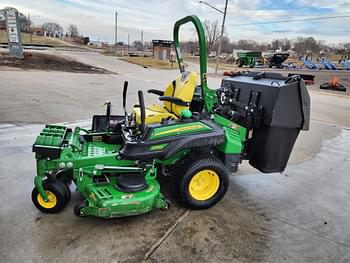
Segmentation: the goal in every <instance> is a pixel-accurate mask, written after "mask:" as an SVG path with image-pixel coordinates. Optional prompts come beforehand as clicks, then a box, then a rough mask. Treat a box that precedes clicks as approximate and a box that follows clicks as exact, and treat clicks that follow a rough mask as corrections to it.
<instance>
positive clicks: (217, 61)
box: [199, 0, 228, 74]
mask: <svg viewBox="0 0 350 263" xmlns="http://www.w3.org/2000/svg"><path fill="white" fill-rule="evenodd" d="M199 3H200V4H205V5H207V6H209V7H211V8H213V9H214V10H216V11H218V12H219V13H221V14H223V19H222V24H221V34H220V40H219V47H218V52H217V54H216V66H215V74H217V73H218V67H219V62H220V53H221V45H222V39H223V36H224V29H225V19H226V12H227V4H228V0H226V1H225V10H224V12H223V11H221V10H220V9H218V8H216V7H215V6H212V5H211V4H209V3H207V2H205V1H199Z"/></svg>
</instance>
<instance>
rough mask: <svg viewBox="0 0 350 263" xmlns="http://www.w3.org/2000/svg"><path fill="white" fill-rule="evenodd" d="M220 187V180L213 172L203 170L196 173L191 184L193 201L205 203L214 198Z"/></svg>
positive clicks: (190, 190)
mask: <svg viewBox="0 0 350 263" xmlns="http://www.w3.org/2000/svg"><path fill="white" fill-rule="evenodd" d="M219 186H220V178H219V176H218V174H217V173H216V172H214V171H213V170H202V171H200V172H198V173H196V174H195V175H194V176H193V177H192V179H191V181H190V184H189V192H190V195H191V196H192V198H193V199H196V200H199V201H204V200H208V199H210V198H211V197H213V196H214V195H215V194H216V192H217V191H218V189H219Z"/></svg>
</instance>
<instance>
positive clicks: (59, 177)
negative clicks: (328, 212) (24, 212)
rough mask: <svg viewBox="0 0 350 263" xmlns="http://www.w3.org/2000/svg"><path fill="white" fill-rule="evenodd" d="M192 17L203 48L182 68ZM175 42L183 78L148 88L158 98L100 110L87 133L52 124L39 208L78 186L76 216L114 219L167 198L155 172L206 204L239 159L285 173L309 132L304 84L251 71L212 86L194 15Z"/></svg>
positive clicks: (40, 144) (54, 207)
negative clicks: (196, 68)
mask: <svg viewBox="0 0 350 263" xmlns="http://www.w3.org/2000/svg"><path fill="white" fill-rule="evenodd" d="M188 22H191V23H193V24H194V26H195V29H196V31H197V33H198V40H199V45H200V75H199V76H200V83H199V84H198V83H197V73H195V72H188V71H185V67H184V63H183V57H182V53H181V50H180V46H179V37H178V36H179V29H180V26H182V25H183V24H186V23H188ZM174 46H175V51H176V55H177V60H178V64H179V68H180V75H179V77H178V78H176V79H175V80H174V81H172V82H170V84H169V85H168V86H167V87H166V88H165V90H164V91H161V90H149V91H148V92H149V93H152V94H154V95H155V96H158V97H159V101H160V104H157V105H148V106H146V105H145V102H144V97H143V93H142V91H139V92H138V98H139V103H138V105H135V106H134V108H133V111H132V113H127V112H126V110H125V108H126V96H127V86H128V83H127V82H125V83H124V90H123V107H124V113H123V114H121V115H113V114H112V113H111V104H110V103H107V110H106V114H104V115H94V116H93V118H92V127H91V129H89V130H86V129H83V128H79V127H76V128H74V129H71V128H69V127H66V126H61V125H46V127H45V128H44V129H43V130H42V132H41V133H40V134H39V136H37V138H36V141H35V143H34V145H33V152H35V157H36V161H37V175H36V176H35V179H34V184H35V187H34V189H33V191H32V201H33V203H34V205H35V206H36V207H37V208H38V209H39V210H40V211H42V212H44V213H57V212H59V211H61V210H62V209H63V208H64V207H65V206H66V205H67V203H68V202H69V200H70V196H71V192H70V188H69V185H70V184H71V183H72V182H74V184H75V185H76V187H77V191H78V192H80V193H81V195H82V197H83V201H81V202H79V203H78V204H77V205H76V206H75V208H74V213H75V215H77V216H79V217H84V216H96V217H102V218H114V217H124V216H132V215H138V214H142V213H147V212H150V211H151V210H153V209H155V208H158V209H163V210H166V209H168V208H169V201H168V200H167V199H166V198H165V196H164V195H163V194H162V192H161V189H160V184H159V182H158V179H159V176H160V175H164V176H170V179H171V180H169V181H170V182H171V184H172V188H173V190H174V193H175V195H176V196H177V197H178V200H179V201H180V203H181V204H182V205H184V206H186V207H188V208H191V209H206V208H209V207H211V206H213V205H215V204H216V203H217V202H219V201H220V200H221V199H222V198H223V197H224V195H225V193H226V191H227V189H228V185H229V173H230V172H235V171H236V170H237V167H238V165H239V163H241V162H242V160H249V162H250V164H251V165H252V166H254V167H255V168H257V169H259V170H260V171H262V172H267V173H270V172H281V171H283V170H284V169H285V167H286V165H287V161H288V158H289V155H290V153H291V151H292V148H293V145H294V142H295V140H296V138H297V136H298V134H299V131H300V130H302V129H304V130H306V129H308V125H309V124H308V123H309V107H310V101H309V97H308V93H307V90H306V88H305V85H304V83H303V80H302V79H300V77H299V76H292V77H289V78H286V77H283V76H281V75H279V74H269V73H264V72H262V73H246V74H237V75H236V76H234V77H227V78H225V79H223V81H222V85H221V87H220V88H218V89H216V90H213V89H209V88H208V85H207V62H206V43H205V35H204V30H203V27H202V24H201V22H200V20H199V19H198V18H197V17H196V16H187V17H185V18H183V19H181V20H179V21H177V22H176V23H175V27H174Z"/></svg>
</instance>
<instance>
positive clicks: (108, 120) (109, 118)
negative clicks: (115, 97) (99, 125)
mask: <svg viewBox="0 0 350 263" xmlns="http://www.w3.org/2000/svg"><path fill="white" fill-rule="evenodd" d="M103 105H107V108H106V131H108V130H109V128H110V123H111V108H112V103H111V102H110V101H106V102H105V103H104V104H103Z"/></svg>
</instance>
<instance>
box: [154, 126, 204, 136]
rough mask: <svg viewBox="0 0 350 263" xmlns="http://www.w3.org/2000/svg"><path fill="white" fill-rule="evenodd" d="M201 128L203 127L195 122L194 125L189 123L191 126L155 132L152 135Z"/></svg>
mask: <svg viewBox="0 0 350 263" xmlns="http://www.w3.org/2000/svg"><path fill="white" fill-rule="evenodd" d="M202 128H204V127H203V125H201V124H196V125H191V126H183V127H179V128H175V129H171V130H167V131H161V132H158V133H155V134H154V136H160V135H166V134H173V133H181V132H185V131H191V130H198V129H202Z"/></svg>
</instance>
